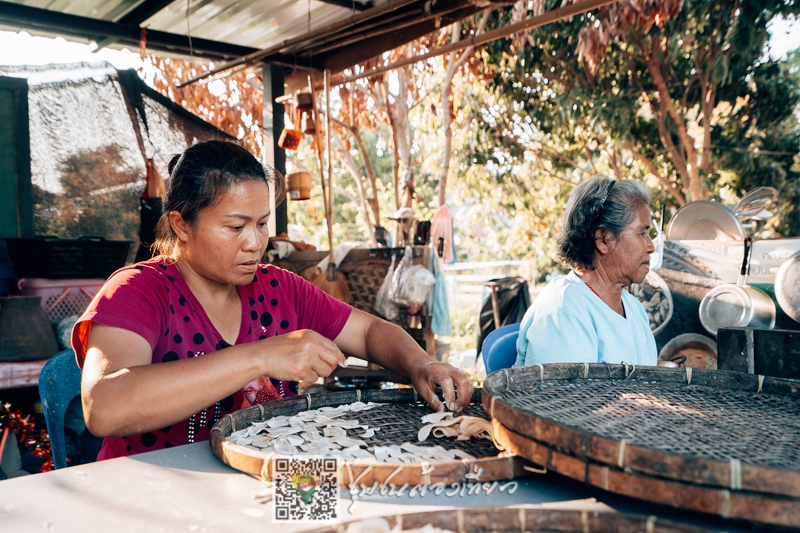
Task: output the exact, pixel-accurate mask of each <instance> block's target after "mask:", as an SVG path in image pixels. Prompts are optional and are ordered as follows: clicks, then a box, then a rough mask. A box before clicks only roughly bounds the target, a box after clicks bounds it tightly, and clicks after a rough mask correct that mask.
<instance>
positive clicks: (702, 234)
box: [667, 200, 745, 241]
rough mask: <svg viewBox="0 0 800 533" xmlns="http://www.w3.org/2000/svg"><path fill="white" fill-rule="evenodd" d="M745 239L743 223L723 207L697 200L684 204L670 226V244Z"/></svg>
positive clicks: (668, 234) (668, 236) (668, 228)
mask: <svg viewBox="0 0 800 533" xmlns="http://www.w3.org/2000/svg"><path fill="white" fill-rule="evenodd" d="M744 238H745V233H744V228H743V227H742V223H741V222H740V221H739V219H738V218H736V215H734V214H733V212H732V211H731V210H730V209H728V208H727V207H725V206H724V205H722V204H720V203H717V202H712V201H711V200H698V201H696V202H691V203H689V204H686V205H684V206H683V207H681V208H680V209H678V212H677V213H675V215H674V216H673V217H672V219H671V220H670V221H669V226H668V227H667V239H668V240H670V241H685V240H691V241H740V240H742V239H744Z"/></svg>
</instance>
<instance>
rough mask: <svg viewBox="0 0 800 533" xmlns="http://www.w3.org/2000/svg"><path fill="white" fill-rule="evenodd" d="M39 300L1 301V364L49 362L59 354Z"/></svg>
mask: <svg viewBox="0 0 800 533" xmlns="http://www.w3.org/2000/svg"><path fill="white" fill-rule="evenodd" d="M41 299H42V297H41V296H9V297H6V298H0V361H29V360H32V359H48V358H50V357H52V356H53V355H55V354H56V353H58V351H59V349H58V343H57V342H56V335H55V333H54V332H53V328H52V327H51V326H50V320H48V318H47V315H46V314H45V312H44V309H42V307H41Z"/></svg>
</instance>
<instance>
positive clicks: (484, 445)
mask: <svg viewBox="0 0 800 533" xmlns="http://www.w3.org/2000/svg"><path fill="white" fill-rule="evenodd" d="M479 400H480V391H476V392H475V395H474V396H473V402H478V401H479ZM357 401H361V402H376V403H388V404H391V405H389V406H385V407H375V408H373V409H371V410H369V411H362V412H359V413H358V419H359V420H362V421H364V422H366V423H367V424H369V426H370V427H374V428H377V427H380V428H381V429H380V431H377V432H376V434H375V435H374V436H373V437H370V438H363V437H362V438H363V440H365V441H366V442H367V444H368V445H370V446H374V445H380V446H388V445H391V444H402V443H404V442H410V443H414V442H416V441H417V433H418V431H419V427H420V424H421V423H420V417H421V416H423V415H425V414H428V413H430V412H431V409H430V407H428V406H427V405H426V404H424V403H423V402H422V401H421V399H420V398H419V397H418V395H417V392H416V391H415V390H414V389H399V390H363V391H362V390H355V391H347V392H333V393H325V394H314V395H311V394H309V395H306V396H298V397H295V398H287V399H284V400H275V401H272V402H266V403H262V404H258V405H254V406H252V407H247V408H245V409H242V410H239V411H236V412H235V413H230V414H228V415H226V416H225V417H223V418H222V419H221V420H220V421H219V422H217V423H216V424H215V425H214V427H213V428H212V429H211V448H212V449H213V451H214V453H215V454H216V455H217V456H218V457H219V458H220V459H222V461H223V462H225V463H226V464H228V465H230V466H231V467H233V468H235V469H237V470H241V471H242V472H245V473H247V474H250V475H252V476H255V477H257V478H259V479H263V480H271V479H272V470H271V469H272V461H271V459H272V457H273V456H275V454H267V453H263V452H261V451H259V450H255V449H253V448H250V447H245V446H241V445H237V444H234V443H233V442H230V441H228V440H226V439H227V437H228V436H230V435H231V433H233V432H234V431H237V430H240V429H242V428H244V427H247V426H249V425H251V424H253V423H255V422H263V421H266V420H269V419H271V418H272V417H275V416H280V415H284V416H286V415H289V416H291V415H295V414H298V413H300V412H303V411H307V410H310V409H318V408H320V407H326V406H330V407H335V406H339V405H343V404H349V403H353V402H357ZM464 414H467V415H470V416H480V417H482V418H485V419H488V416H487V415H486V413H485V412H484V411H483V409H482V408H481V406H480V404H478V403H473V404H472V405H470V406H469V407H468V408H467V410H466V411H465V412H464ZM435 443H436V444H437V445H440V446H443V447H444V448H446V449H454V448H458V449H462V450H464V451H466V452H468V453H469V454H470V455H472V456H474V457H476V459H475V460H461V461H451V462H432V463H429V464H425V465H424V467H423V464H422V463H419V464H400V465H398V464H395V463H391V464H390V463H379V462H371V463H361V462H359V463H353V462H348V461H344V462H343V472H342V475H341V476H340V480H341V485H342V486H349V485H350V484H351V483H353V482H354V480H355V482H356V483H357V484H358V485H363V486H372V485H373V484H374V483H379V484H380V483H383V482H384V481H385V480H387V479H388V478H389V477H390V476H391V482H392V483H393V484H395V485H397V486H402V485H403V484H404V483H408V484H409V485H430V484H434V483H444V484H450V483H459V482H462V481H470V482H473V483H477V482H483V481H495V480H500V479H514V478H516V477H519V476H522V475H525V474H526V471H525V469H524V466H525V464H526V463H525V461H524V460H523V459H521V458H519V457H514V456H511V455H507V454H501V452H500V451H498V450H497V448H496V447H495V446H494V444H493V443H492V442H491V441H488V440H482V441H454V440H451V439H436V442H435ZM467 476H469V477H467Z"/></svg>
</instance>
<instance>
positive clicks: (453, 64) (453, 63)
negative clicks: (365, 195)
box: [439, 8, 492, 206]
mask: <svg viewBox="0 0 800 533" xmlns="http://www.w3.org/2000/svg"><path fill="white" fill-rule="evenodd" d="M491 11H492V9H491V8H487V9H484V10H483V18H482V19H481V22H480V24H479V25H478V27H477V28H476V29H475V35H480V34H481V33H482V32H483V30H484V28H485V27H486V22H487V21H488V19H489V14H490V13H491ZM451 35H452V37H451V38H450V41H451V42H452V43H456V42H458V41H459V40H460V39H461V22H456V23H455V24H453V29H452V30H451ZM474 51H475V47H474V46H470V47H468V48H465V49H464V51H463V52H462V53H461V57H459V58H458V59H456V54H457V53H456V52H450V54H449V57H448V64H447V72H446V73H445V75H444V83H443V84H442V104H441V110H442V133H443V135H444V149H443V150H442V166H441V169H440V171H439V205H440V206H441V205H444V204H445V203H447V177H448V175H449V174H450V160H451V159H452V157H453V129H452V127H451V126H452V124H453V103H452V102H451V101H450V99H451V94H452V85H453V77H454V76H455V75H456V72H458V70H459V69H460V68H461V67H463V66H464V63H466V62H467V60H468V59H469V57H470V56H471V55H472V52H474Z"/></svg>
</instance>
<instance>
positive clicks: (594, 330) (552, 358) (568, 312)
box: [515, 175, 656, 366]
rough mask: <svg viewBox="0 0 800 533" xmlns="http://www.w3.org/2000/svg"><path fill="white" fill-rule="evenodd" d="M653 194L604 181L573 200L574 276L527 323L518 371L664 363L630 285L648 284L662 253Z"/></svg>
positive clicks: (564, 248) (570, 244) (566, 249)
mask: <svg viewBox="0 0 800 533" xmlns="http://www.w3.org/2000/svg"><path fill="white" fill-rule="evenodd" d="M649 204H650V191H649V190H648V188H647V187H646V186H645V185H643V184H642V183H640V182H638V181H634V180H629V179H626V180H620V181H614V180H612V179H610V178H608V177H606V176H603V175H598V176H595V177H593V178H592V179H590V180H588V181H586V182H584V183H582V184H580V185H579V186H578V187H577V188H576V189H575V190H574V191H573V192H572V194H571V195H570V197H569V200H568V201H567V207H566V210H565V212H564V218H563V221H562V228H561V234H560V235H559V238H558V258H559V260H560V261H561V262H562V263H564V264H565V265H567V266H569V267H570V268H571V269H572V271H571V272H570V273H569V274H568V275H567V276H565V277H560V278H557V279H554V280H553V281H551V282H550V283H549V284H548V285H547V286H546V287H545V288H544V290H542V292H541V294H539V296H538V297H537V298H536V300H535V302H534V304H533V305H532V306H531V307H530V309H528V311H527V313H526V314H525V317H524V318H523V320H522V324H521V325H520V334H519V340H518V341H517V362H516V364H515V366H523V365H533V364H540V363H575V362H586V363H601V362H602V363H620V362H622V361H626V362H628V363H632V364H636V365H655V364H656V343H655V339H654V338H653V333H652V332H651V331H650V325H649V321H648V318H647V314H646V313H645V310H644V308H643V307H642V304H641V303H639V301H638V300H637V299H636V298H635V297H633V296H632V295H631V294H629V293H628V292H627V291H626V290H625V287H627V286H629V285H630V284H631V283H641V282H642V281H643V280H644V278H645V276H646V275H647V272H648V271H649V270H650V254H651V253H653V251H654V250H655V248H654V246H653V241H652V240H651V239H650V236H649V229H650V220H651V215H650V208H649Z"/></svg>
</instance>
